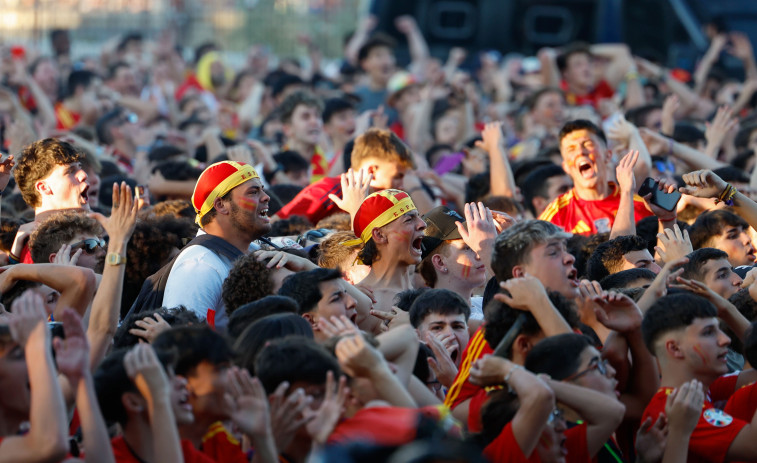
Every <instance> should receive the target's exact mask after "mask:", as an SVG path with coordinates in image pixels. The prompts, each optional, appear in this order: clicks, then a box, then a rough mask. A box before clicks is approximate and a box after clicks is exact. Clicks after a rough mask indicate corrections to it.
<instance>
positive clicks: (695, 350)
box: [694, 344, 707, 365]
mask: <svg viewBox="0 0 757 463" xmlns="http://www.w3.org/2000/svg"><path fill="white" fill-rule="evenodd" d="M694 352H696V354H697V355H698V356H699V358H700V359H701V360H702V364H703V365H707V358H706V357H705V356H704V353H703V352H702V348H701V347H699V344H697V345H695V346H694Z"/></svg>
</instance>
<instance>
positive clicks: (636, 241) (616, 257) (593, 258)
mask: <svg viewBox="0 0 757 463" xmlns="http://www.w3.org/2000/svg"><path fill="white" fill-rule="evenodd" d="M646 249H647V242H646V241H645V240H644V238H642V237H640V236H637V235H625V236H619V237H617V238H614V239H611V240H609V241H605V242H604V243H602V244H600V245H599V246H597V248H596V249H594V252H592V253H591V255H590V256H589V260H588V261H587V262H586V278H588V279H589V280H592V281H599V280H601V279H602V278H604V277H606V276H608V275H611V274H613V273H617V272H619V271H620V270H621V268H622V267H623V261H624V259H623V256H625V255H626V254H628V253H629V252H633V251H644V250H646Z"/></svg>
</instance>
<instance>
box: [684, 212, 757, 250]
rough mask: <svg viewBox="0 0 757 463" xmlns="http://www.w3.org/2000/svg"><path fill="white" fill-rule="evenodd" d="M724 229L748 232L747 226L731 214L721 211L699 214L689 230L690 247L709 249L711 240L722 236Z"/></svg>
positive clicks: (743, 221)
mask: <svg viewBox="0 0 757 463" xmlns="http://www.w3.org/2000/svg"><path fill="white" fill-rule="evenodd" d="M726 227H741V228H742V230H748V229H749V224H748V223H747V222H746V220H744V219H742V218H741V217H739V216H738V215H736V214H734V213H733V212H731V211H726V210H722V209H721V210H717V211H708V212H705V213H703V214H701V215H700V216H699V217H697V219H696V220H695V221H694V223H693V224H691V228H689V239H691V246H692V247H693V248H694V249H698V248H706V247H711V244H712V241H711V240H712V239H713V238H715V237H717V236H718V235H721V234H723V233H724V232H725V228H726Z"/></svg>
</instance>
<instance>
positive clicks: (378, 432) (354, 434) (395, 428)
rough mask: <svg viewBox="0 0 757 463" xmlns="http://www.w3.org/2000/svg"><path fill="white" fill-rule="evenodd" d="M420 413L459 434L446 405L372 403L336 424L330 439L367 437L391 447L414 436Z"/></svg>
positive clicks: (368, 440) (333, 441) (348, 439)
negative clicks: (378, 404)
mask: <svg viewBox="0 0 757 463" xmlns="http://www.w3.org/2000/svg"><path fill="white" fill-rule="evenodd" d="M421 416H426V417H427V418H431V419H433V420H435V421H440V422H442V424H443V428H444V429H445V430H447V431H448V432H450V433H451V434H452V435H457V436H459V435H460V433H459V428H458V427H457V425H455V424H454V420H453V419H452V418H451V416H449V410H447V409H446V408H444V407H433V406H432V407H422V408H402V407H372V408H363V409H362V410H359V411H358V412H357V413H355V414H354V415H353V416H352V418H348V419H346V420H343V421H342V422H341V423H339V424H337V425H336V427H335V428H334V431H333V432H332V433H331V435H330V436H329V439H328V442H329V444H333V443H339V442H342V443H347V442H354V441H365V442H372V443H375V444H377V445H382V446H392V447H393V446H400V445H405V444H408V443H410V442H412V441H413V440H414V439H415V437H416V435H417V433H418V424H419V422H420V418H421Z"/></svg>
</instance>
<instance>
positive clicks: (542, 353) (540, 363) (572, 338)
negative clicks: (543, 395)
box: [523, 333, 592, 381]
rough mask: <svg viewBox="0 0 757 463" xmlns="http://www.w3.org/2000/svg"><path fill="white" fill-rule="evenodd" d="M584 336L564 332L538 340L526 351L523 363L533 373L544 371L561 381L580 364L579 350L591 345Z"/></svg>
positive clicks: (581, 350)
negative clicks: (526, 354)
mask: <svg viewBox="0 0 757 463" xmlns="http://www.w3.org/2000/svg"><path fill="white" fill-rule="evenodd" d="M591 345H592V342H591V341H590V340H589V338H587V337H586V336H584V335H582V334H576V333H564V334H558V335H556V336H550V337H548V338H544V339H542V340H541V341H539V342H538V343H537V344H536V345H535V346H534V347H533V348H532V349H531V351H530V352H529V353H528V356H527V357H526V362H525V364H524V365H523V366H524V367H526V370H528V371H530V372H532V373H534V374H539V373H546V374H547V375H549V376H550V377H551V378H552V379H554V380H555V381H562V380H564V379H565V378H567V377H568V376H570V375H572V374H573V373H575V372H576V371H577V370H578V368H579V367H580V366H581V352H583V351H584V349H586V348H587V347H589V346H591Z"/></svg>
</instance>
